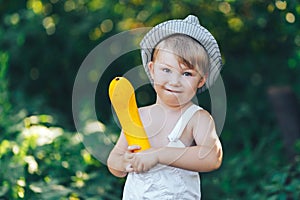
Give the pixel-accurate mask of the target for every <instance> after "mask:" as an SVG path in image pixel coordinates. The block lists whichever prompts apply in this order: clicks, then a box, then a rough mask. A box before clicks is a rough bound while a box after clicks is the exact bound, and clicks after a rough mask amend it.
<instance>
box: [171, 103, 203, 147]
mask: <svg viewBox="0 0 300 200" xmlns="http://www.w3.org/2000/svg"><path fill="white" fill-rule="evenodd" d="M201 109H202V108H201V107H199V106H197V105H194V104H193V105H191V106H190V107H189V108H188V109H187V110H186V111H185V112H184V113H183V115H181V117H180V118H179V120H178V121H177V123H176V125H175V127H174V129H173V130H172V132H171V133H170V134H169V136H168V138H169V141H170V142H176V141H177V140H178V139H179V138H180V137H181V135H182V132H183V130H184V128H185V127H186V125H187V123H188V122H189V121H190V119H191V118H192V116H193V115H194V114H195V113H196V112H197V111H198V110H201Z"/></svg>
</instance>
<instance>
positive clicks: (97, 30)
mask: <svg viewBox="0 0 300 200" xmlns="http://www.w3.org/2000/svg"><path fill="white" fill-rule="evenodd" d="M101 35H102V31H101V30H100V28H99V27H97V28H95V29H94V30H93V31H92V32H90V34H89V38H90V39H91V40H97V39H99V38H100V37H101Z"/></svg>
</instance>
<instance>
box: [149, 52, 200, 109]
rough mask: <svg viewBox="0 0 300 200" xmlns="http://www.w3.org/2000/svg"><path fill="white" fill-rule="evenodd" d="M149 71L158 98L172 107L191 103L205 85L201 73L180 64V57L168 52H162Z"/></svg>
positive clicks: (158, 54)
mask: <svg viewBox="0 0 300 200" xmlns="http://www.w3.org/2000/svg"><path fill="white" fill-rule="evenodd" d="M149 70H150V74H151V77H152V79H153V81H154V89H155V91H156V93H157V95H158V97H159V98H160V100H161V101H163V102H164V103H165V104H168V105H170V106H177V105H184V104H186V103H188V102H190V101H191V99H192V98H193V97H194V96H195V94H196V92H197V89H198V88H200V87H202V86H203V85H204V83H205V77H204V76H202V75H201V73H200V71H198V70H197V69H190V68H188V67H187V66H185V65H183V64H181V63H179V62H178V57H177V56H175V55H174V54H172V53H171V52H168V51H163V50H160V51H159V52H158V53H157V55H156V58H155V61H153V62H150V63H149Z"/></svg>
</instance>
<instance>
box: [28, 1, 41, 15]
mask: <svg viewBox="0 0 300 200" xmlns="http://www.w3.org/2000/svg"><path fill="white" fill-rule="evenodd" d="M27 7H28V8H30V9H32V11H33V12H34V13H35V14H40V13H42V12H43V3H42V2H41V1H39V0H29V1H28V2H27Z"/></svg>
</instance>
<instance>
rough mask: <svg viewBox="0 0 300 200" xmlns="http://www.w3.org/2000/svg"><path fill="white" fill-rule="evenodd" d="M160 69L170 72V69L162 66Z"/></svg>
mask: <svg viewBox="0 0 300 200" xmlns="http://www.w3.org/2000/svg"><path fill="white" fill-rule="evenodd" d="M162 71H163V72H170V71H171V70H170V69H168V68H163V69H162Z"/></svg>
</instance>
